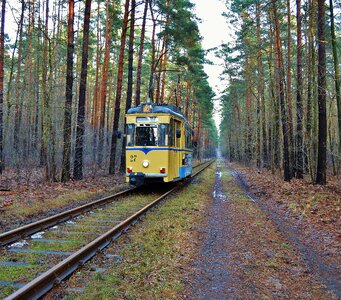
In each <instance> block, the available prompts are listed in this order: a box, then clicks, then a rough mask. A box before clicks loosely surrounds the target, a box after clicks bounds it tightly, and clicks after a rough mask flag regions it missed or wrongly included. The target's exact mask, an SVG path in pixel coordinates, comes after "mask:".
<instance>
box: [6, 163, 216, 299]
mask: <svg viewBox="0 0 341 300" xmlns="http://www.w3.org/2000/svg"><path fill="white" fill-rule="evenodd" d="M211 163H212V161H210V162H205V163H203V164H200V165H197V166H196V167H195V168H196V169H197V170H196V172H195V173H194V174H193V176H192V177H195V176H196V175H198V174H199V173H200V172H202V171H203V170H204V169H205V168H206V167H208V166H209V165H210V164H211ZM190 180H191V179H189V180H186V181H185V182H182V183H180V184H177V185H175V186H172V187H171V188H167V190H165V189H163V190H162V189H161V190H159V191H158V192H156V193H150V192H147V194H143V191H142V194H141V193H140V192H138V190H137V189H136V188H133V189H129V190H126V191H123V192H121V193H118V194H115V195H113V196H111V197H106V198H103V199H100V200H97V201H94V202H92V203H89V204H87V205H83V206H82V207H78V208H75V209H72V210H70V211H68V212H64V213H61V214H59V215H57V216H55V217H50V218H47V219H45V220H41V221H39V222H35V223H32V224H29V225H26V226H23V227H21V228H18V229H15V230H12V231H10V232H8V233H3V234H1V236H0V242H1V243H2V245H3V246H2V248H1V249H0V267H1V269H2V273H3V275H2V277H3V279H5V280H3V279H2V280H3V281H0V298H3V297H6V296H7V298H6V299H37V298H39V297H41V296H43V295H44V294H45V293H46V292H47V291H49V290H50V289H51V288H52V287H53V285H54V284H55V283H56V282H60V281H61V280H63V279H64V278H66V277H67V276H68V275H70V274H71V273H72V272H74V271H75V270H76V269H77V268H78V267H79V266H80V265H82V264H84V263H85V262H86V261H87V260H89V259H90V258H91V257H93V256H94V255H95V254H96V252H97V251H99V250H101V249H103V248H104V247H106V246H107V245H108V244H109V243H110V242H111V241H112V240H113V239H116V238H118V237H119V236H120V235H121V234H122V233H123V232H125V231H126V230H127V229H128V228H129V227H130V226H132V225H133V224H135V223H136V222H137V221H138V220H139V219H140V218H141V217H143V216H144V215H145V214H146V213H147V212H148V211H150V210H151V209H152V208H154V207H155V206H156V205H158V204H159V203H160V202H161V201H163V200H164V199H165V198H166V197H167V196H168V195H170V194H172V193H174V192H175V191H178V190H180V189H181V188H182V187H183V186H184V185H185V184H187V183H189V182H190ZM123 197H126V198H124V201H114V200H117V199H118V198H120V199H122V198H123ZM104 205H105V209H104V207H103V206H104ZM122 220H123V221H122ZM62 222H63V223H62ZM56 224H59V225H56ZM51 226H52V227H51ZM47 227H51V228H50V229H48V230H46V228H47ZM44 230H45V231H44ZM32 233H35V234H33V235H32ZM28 235H31V236H30V237H29V238H26V239H24V240H22V237H23V236H25V237H27V236H28ZM19 239H21V240H19ZM14 241H16V242H15V243H13V242H14ZM9 243H12V244H9ZM4 245H6V246H5V247H4ZM8 295H9V296H8Z"/></svg>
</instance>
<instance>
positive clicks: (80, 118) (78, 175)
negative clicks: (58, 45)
mask: <svg viewBox="0 0 341 300" xmlns="http://www.w3.org/2000/svg"><path fill="white" fill-rule="evenodd" d="M90 12H91V0H86V2H85V13H84V26H83V28H84V29H83V46H82V70H81V78H80V85H79V101H78V115H77V133H76V149H75V161H74V168H73V177H74V179H76V180H80V179H83V138H84V123H85V122H84V121H85V120H84V119H85V95H86V80H87V74H88V48H89V26H90Z"/></svg>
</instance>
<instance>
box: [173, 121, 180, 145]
mask: <svg viewBox="0 0 341 300" xmlns="http://www.w3.org/2000/svg"><path fill="white" fill-rule="evenodd" d="M178 129H179V130H181V123H180V122H179V121H178V120H175V130H174V131H175V132H176V131H177V130H178ZM180 142H181V139H180V138H176V139H175V147H177V148H180Z"/></svg>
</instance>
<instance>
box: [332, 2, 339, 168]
mask: <svg viewBox="0 0 341 300" xmlns="http://www.w3.org/2000/svg"><path fill="white" fill-rule="evenodd" d="M329 7H330V30H331V36H332V47H333V58H334V76H335V79H334V82H335V93H336V105H337V119H338V125H339V154H338V156H339V164H338V167H339V168H340V167H341V80H340V69H339V58H338V53H337V45H336V35H335V23H334V7H333V0H329Z"/></svg>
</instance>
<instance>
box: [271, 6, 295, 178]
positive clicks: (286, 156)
mask: <svg viewBox="0 0 341 300" xmlns="http://www.w3.org/2000/svg"><path fill="white" fill-rule="evenodd" d="M272 4H273V11H274V22H275V33H276V47H277V51H276V52H277V64H278V70H279V74H278V75H279V102H280V107H281V112H282V132H283V171H284V181H290V179H291V176H290V164H289V141H288V135H287V130H288V126H287V113H286V108H285V100H284V68H283V56H282V46H281V39H280V35H279V24H278V16H277V7H276V5H277V4H276V0H273V1H272Z"/></svg>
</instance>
